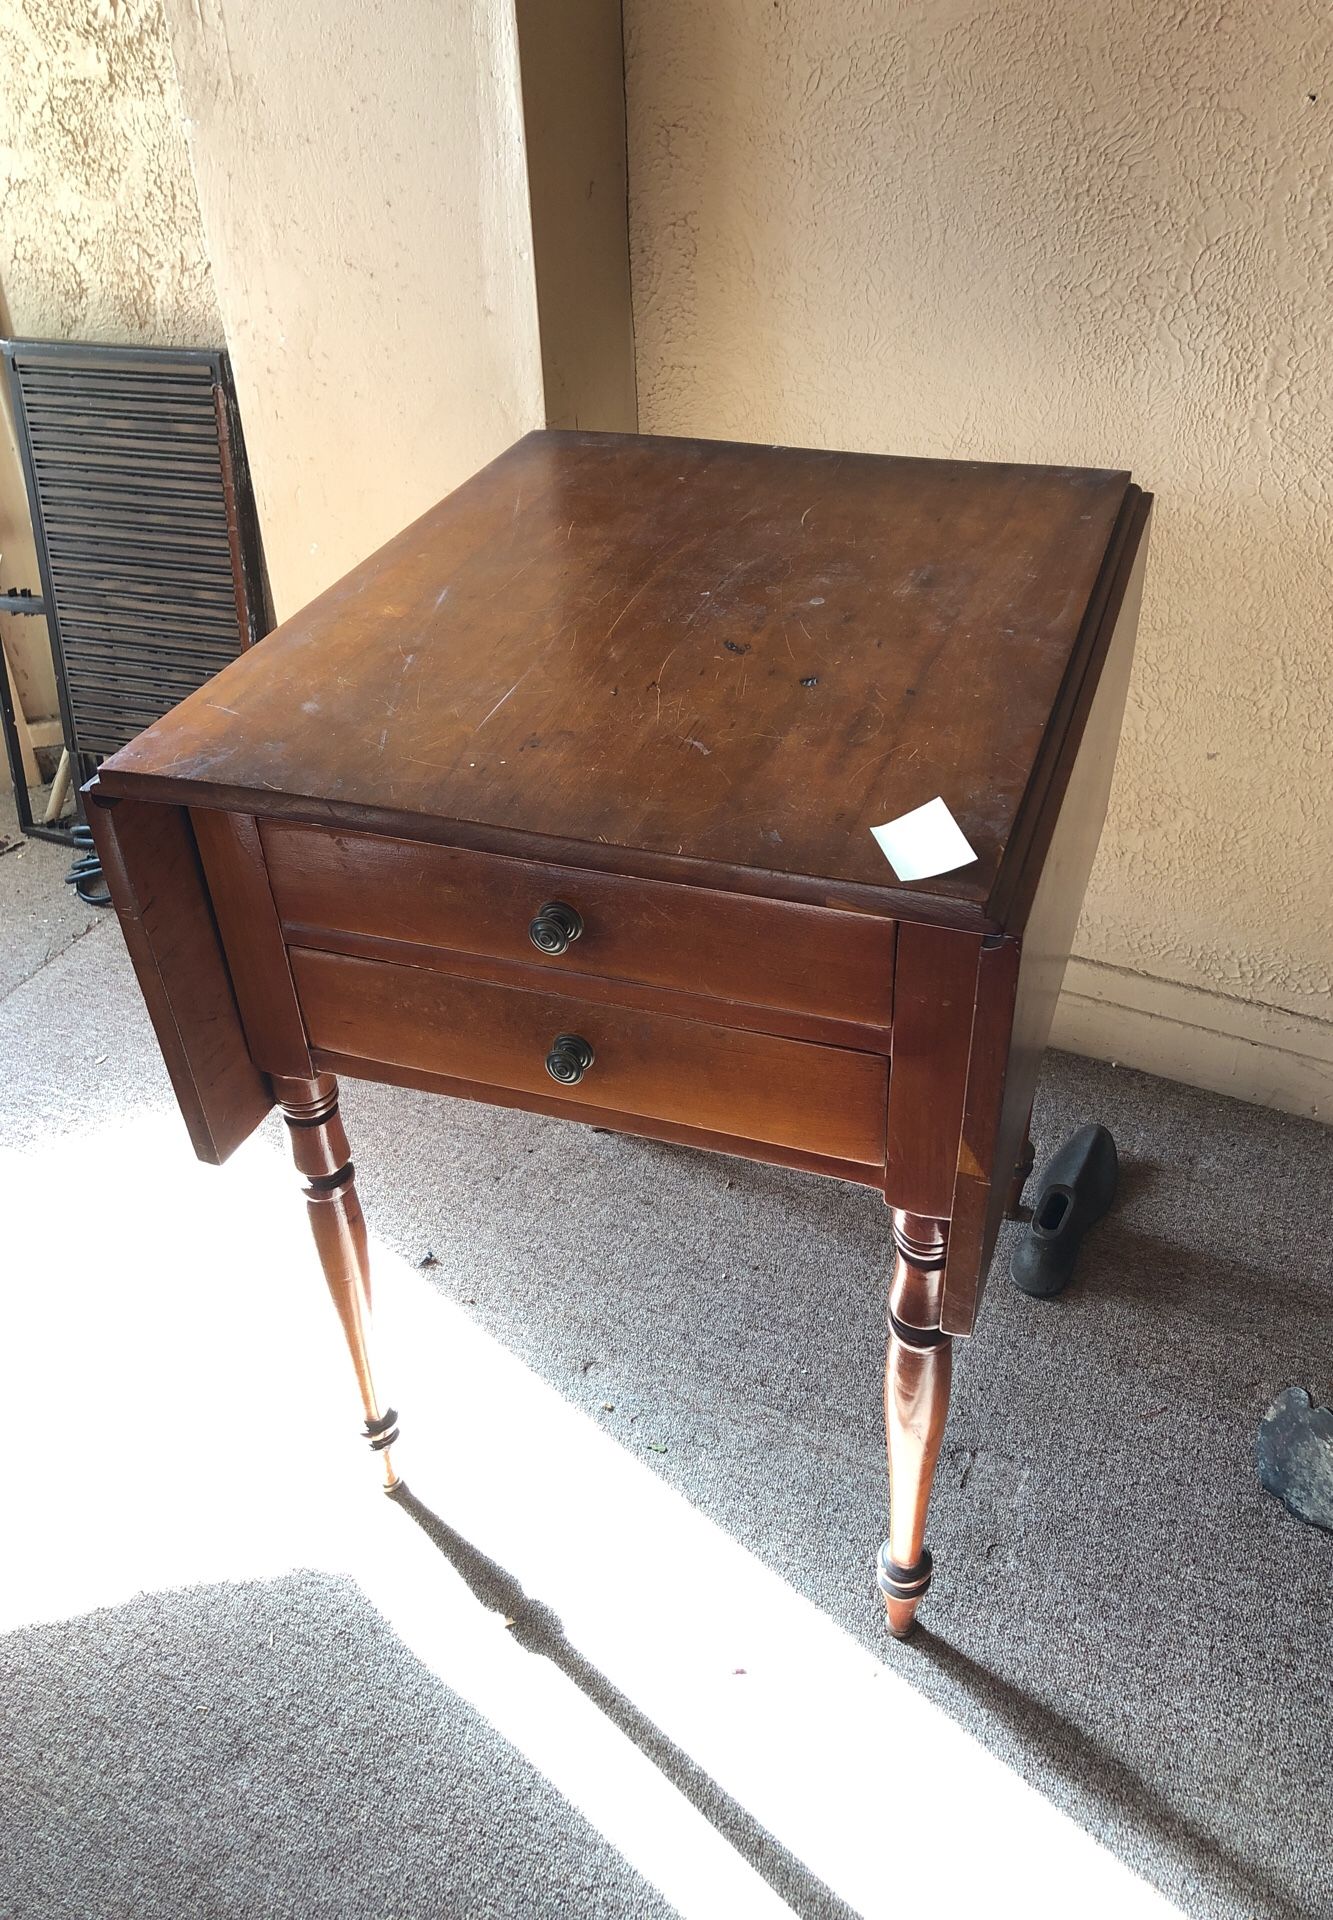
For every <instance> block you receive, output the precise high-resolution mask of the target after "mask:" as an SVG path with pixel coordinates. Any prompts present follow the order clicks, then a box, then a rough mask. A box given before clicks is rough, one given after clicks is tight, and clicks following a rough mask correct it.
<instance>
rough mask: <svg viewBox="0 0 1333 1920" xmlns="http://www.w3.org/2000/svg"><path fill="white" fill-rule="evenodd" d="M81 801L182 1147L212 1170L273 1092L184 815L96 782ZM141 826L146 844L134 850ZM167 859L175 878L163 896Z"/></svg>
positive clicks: (256, 1120) (252, 1123)
mask: <svg viewBox="0 0 1333 1920" xmlns="http://www.w3.org/2000/svg"><path fill="white" fill-rule="evenodd" d="M83 799H84V806H85V811H86V815H87V819H88V823H89V826H90V827H91V829H92V834H93V840H94V843H95V845H96V847H97V854H98V858H99V860H100V861H101V863H102V871H103V873H104V875H105V877H106V882H107V885H108V887H109V888H110V891H111V898H112V903H113V905H114V907H115V909H116V916H117V918H118V920H119V922H120V927H121V932H122V934H123V935H124V939H125V945H126V947H127V949H128V951H129V955H130V960H131V962H132V964H133V967H134V971H135V974H136V976H137V978H138V981H139V987H140V991H141V992H142V994H143V997H144V1003H145V1005H146V1007H147V1009H148V1015H149V1018H150V1020H151V1021H152V1023H153V1030H154V1032H155V1033H156V1035H157V1041H158V1046H159V1048H160V1049H161V1053H162V1059H163V1063H164V1065H165V1066H166V1070H167V1075H168V1078H169V1079H170V1081H171V1085H172V1089H173V1091H174V1092H175V1095H176V1100H177V1104H178V1105H179V1107H180V1110H181V1117H182V1118H183V1120H184V1121H185V1125H186V1128H187V1130H188V1132H189V1135H190V1142H191V1145H192V1146H193V1148H194V1151H195V1153H196V1155H197V1156H198V1158H199V1159H200V1160H204V1161H207V1162H208V1163H209V1164H210V1165H212V1166H219V1165H221V1163H222V1162H223V1161H224V1160H225V1159H227V1157H228V1155H229V1154H231V1153H232V1152H234V1150H235V1149H236V1148H237V1147H238V1146H239V1145H240V1144H241V1142H242V1141H243V1140H244V1139H246V1138H247V1137H248V1136H249V1134H251V1133H252V1132H253V1131H254V1129H255V1128H256V1127H257V1126H258V1125H259V1123H260V1121H261V1120H262V1119H263V1118H264V1116H265V1114H266V1113H267V1112H268V1111H269V1109H270V1108H271V1107H272V1105H273V1089H272V1086H271V1084H270V1082H269V1079H268V1076H267V1075H266V1074H264V1073H262V1072H261V1071H260V1070H259V1068H258V1067H256V1066H255V1064H254V1062H253V1060H252V1059H251V1057H250V1052H249V1047H248V1044H247V1042H246V1038H245V1033H244V1029H243V1028H242V1025H241V1017H240V1013H239V1011H238V1009H237V1006H236V996H235V989H234V987H233V984H232V980H231V974H230V970H229V968H228V966H227V960H226V955H225V953H224V951H223V946H222V939H221V936H220V934H219V932H218V928H217V922H216V919H215V918H214V915H213V909H212V902H211V899H210V897H209V893H208V886H207V882H206V881H205V878H204V872H203V865H202V862H201V861H200V858H199V850H198V846H197V844H196V842H195V838H194V834H193V832H192V831H191V827H190V820H189V815H188V814H187V813H186V812H185V811H184V809H182V808H177V807H171V808H161V809H148V808H143V807H140V806H139V805H138V803H135V802H126V803H121V802H118V801H116V800H113V799H107V798H105V797H104V796H103V795H102V794H101V793H100V791H99V788H98V782H97V781H96V780H95V779H94V780H92V781H90V782H89V783H88V785H87V786H86V787H85V788H84V789H83ZM122 805H125V806H127V807H129V808H130V809H132V811H133V812H134V813H136V814H138V815H139V819H138V821H137V823H136V822H135V821H134V820H132V819H130V818H128V817H126V816H125V815H122V814H121V806H122ZM145 832H147V833H148V834H149V838H150V841H151V844H150V845H148V846H147V847H146V848H145V847H144V846H143V845H138V847H137V851H136V843H139V842H142V841H143V838H144V834H145ZM163 836H166V842H165V851H166V854H167V862H168V864H167V867H165V868H164V865H163V854H164V842H163ZM172 858H174V859H175V860H176V861H177V871H176V878H175V883H174V884H171V885H169V886H168V890H167V892H166V893H163V892H162V891H161V888H162V886H163V884H164V882H165V881H167V880H168V878H169V864H170V860H171V859H172Z"/></svg>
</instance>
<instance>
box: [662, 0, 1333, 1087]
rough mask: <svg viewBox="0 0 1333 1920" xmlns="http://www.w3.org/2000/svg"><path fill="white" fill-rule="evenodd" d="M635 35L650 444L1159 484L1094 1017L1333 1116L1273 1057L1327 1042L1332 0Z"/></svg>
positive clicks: (1189, 1062)
mask: <svg viewBox="0 0 1333 1920" xmlns="http://www.w3.org/2000/svg"><path fill="white" fill-rule="evenodd" d="M625 17H626V49H627V97H628V114H629V168H630V215H631V248H632V261H633V285H634V310H635V332H636V340H637V349H638V381H639V401H640V416H641V420H642V423H643V425H644V427H645V429H646V430H648V431H656V432H685V433H704V434H713V435H735V436H737V437H741V438H753V439H758V440H781V441H787V442H795V443H806V444H810V445H818V446H829V445H843V446H848V447H855V448H873V449H878V450H882V451H893V452H901V453H916V454H934V455H957V456H961V457H967V458H982V459H988V458H1003V459H1025V460H1050V461H1057V462H1086V463H1089V464H1093V465H1103V466H1131V467H1132V468H1133V469H1134V472H1135V475H1136V477H1137V478H1138V479H1139V480H1140V481H1141V482H1142V483H1143V484H1144V485H1145V486H1147V487H1149V488H1151V489H1152V490H1153V491H1154V492H1155V493H1156V495H1157V498H1158V509H1157V516H1156V525H1155V530H1154V535H1153V548H1152V555H1151V559H1150V563H1149V580H1148V592H1147V599H1146V603H1145V607H1144V617H1143V626H1142V632H1141V639H1140V651H1139V657H1138V661H1137V666H1136V671H1135V679H1134V685H1133V690H1132V693H1131V697H1130V710H1129V714H1128V718H1127V722H1126V731H1125V740H1124V745H1123V747H1122V750H1121V755H1120V760H1119V765H1118V771H1117V777H1116V787H1115V794H1114V797H1113V802H1112V813H1111V818H1110V820H1109V822H1108V826H1107V831H1106V835H1105V837H1104V840H1103V844H1102V851H1101V854H1100V856H1099V859H1098V864H1097V867H1096V870H1095V873H1094V876H1093V881H1092V885H1091V889H1090V893H1089V898H1088V903H1087V908H1086V912H1085V915H1084V919H1083V924H1082V927H1081V930H1080V933H1079V938H1078V951H1079V952H1080V953H1081V954H1082V955H1085V956H1090V957H1092V958H1093V959H1094V960H1095V962H1096V963H1098V964H1097V965H1096V966H1093V967H1089V966H1087V965H1085V966H1083V967H1075V968H1074V969H1071V983H1072V984H1078V986H1079V989H1080V991H1081V992H1084V993H1086V994H1088V995H1091V996H1092V997H1093V998H1097V997H1098V996H1099V995H1100V997H1101V999H1102V1001H1103V1002H1106V1003H1109V1013H1108V1011H1107V1008H1106V1007H1105V1006H1104V1008H1103V1014H1104V1017H1103V1018H1102V1020H1101V1030H1100V1031H1099V1032H1098V1033H1091V1032H1089V1033H1088V1034H1085V1035H1084V1036H1083V1037H1084V1038H1085V1040H1086V1041H1087V1042H1088V1044H1090V1045H1100V1046H1101V1047H1102V1048H1103V1049H1105V1050H1111V1051H1117V1050H1118V1040H1119V1039H1123V1040H1126V1041H1128V1042H1130V1043H1131V1044H1133V1043H1134V1035H1135V1033H1136V1032H1138V1033H1139V1038H1138V1041H1137V1043H1136V1044H1137V1051H1138V1053H1139V1054H1140V1055H1142V1054H1143V1053H1144V1051H1145V1046H1146V1045H1147V1043H1146V1042H1145V1041H1144V1039H1143V1032H1151V1027H1149V1028H1147V1029H1143V1030H1142V1031H1140V1030H1139V1029H1135V1028H1134V1023H1133V1020H1132V1019H1131V1017H1130V1015H1131V1011H1132V1009H1131V1008H1130V1007H1128V1006H1125V1005H1123V1004H1121V1003H1124V1002H1128V1001H1133V1000H1134V999H1135V998H1136V997H1137V998H1139V999H1142V998H1143V994H1144V982H1145V981H1153V982H1158V983H1165V984H1164V985H1163V986H1162V990H1161V992H1159V993H1158V994H1157V996H1156V999H1155V1000H1154V999H1153V995H1152V994H1151V993H1149V995H1148V999H1149V1001H1150V1002H1151V1003H1152V1004H1151V1006H1150V1008H1149V1011H1150V1012H1152V1011H1155V1012H1156V1013H1157V1014H1158V1015H1160V1016H1161V1018H1163V1019H1170V1020H1171V1022H1172V1024H1173V1027H1174V1028H1177V1029H1179V1031H1176V1032H1173V1034H1172V1044H1173V1046H1174V1048H1175V1051H1174V1052H1173V1054H1172V1059H1171V1065H1170V1067H1169V1069H1168V1070H1171V1071H1176V1072H1180V1073H1181V1074H1183V1075H1185V1076H1186V1077H1196V1078H1200V1079H1203V1080H1205V1081H1207V1080H1209V1078H1210V1075H1211V1076H1212V1077H1213V1079H1214V1080H1215V1082H1216V1083H1218V1084H1223V1085H1230V1086H1234V1088H1235V1090H1237V1091H1241V1092H1246V1093H1251V1094H1253V1095H1254V1097H1259V1098H1269V1097H1272V1098H1275V1099H1277V1100H1278V1101H1279V1103H1281V1104H1294V1105H1302V1104H1303V1105H1306V1106H1312V1105H1315V1104H1317V1089H1316V1090H1315V1091H1312V1086H1313V1083H1312V1082H1310V1081H1308V1080H1306V1081H1302V1082H1301V1085H1300V1088H1299V1089H1298V1090H1296V1091H1293V1085H1287V1086H1286V1087H1285V1089H1279V1090H1278V1091H1277V1092H1276V1093H1274V1092H1273V1091H1272V1090H1271V1089H1269V1090H1265V1087H1264V1086H1262V1085H1260V1084H1259V1083H1258V1080H1257V1079H1256V1078H1255V1073H1256V1072H1257V1069H1256V1070H1255V1072H1251V1074H1250V1078H1249V1080H1247V1078H1246V1073H1247V1068H1246V1066H1245V1061H1246V1059H1249V1058H1252V1054H1253V1047H1254V1045H1256V1044H1262V1046H1263V1047H1265V1048H1269V1049H1270V1050H1271V1049H1272V1047H1273V1046H1274V1045H1276V1047H1277V1049H1278V1051H1279V1052H1281V1051H1282V1049H1284V1048H1285V1049H1287V1050H1288V1051H1289V1052H1291V1051H1294V1052H1295V1053H1296V1054H1299V1055H1301V1056H1303V1057H1304V1058H1307V1059H1308V1058H1309V1057H1311V1056H1320V1057H1321V1058H1322V1059H1323V1060H1325V1061H1333V1047H1330V1046H1329V1040H1330V1037H1333V1029H1330V1028H1329V1027H1328V1025H1327V1024H1326V1023H1327V1017H1328V1003H1327V995H1328V990H1329V979H1330V945H1331V936H1333V915H1331V913H1330V907H1329V885H1330V878H1331V877H1333V806H1331V805H1330V775H1329V766H1330V755H1331V754H1333V672H1331V670H1330V669H1331V661H1333V624H1331V622H1330V615H1331V614H1333V593H1331V591H1330V580H1331V578H1333V575H1331V572H1330V562H1331V561H1333V451H1331V450H1333V373H1331V367H1333V361H1331V359H1330V347H1329V332H1330V321H1331V320H1333V312H1331V310H1330V308H1331V304H1333V297H1331V296H1330V280H1331V279H1333V250H1331V248H1330V238H1331V235H1333V227H1331V224H1330V223H1331V221H1333V24H1331V22H1333V16H1331V15H1330V13H1329V10H1328V8H1327V7H1326V6H1325V5H1324V4H1323V3H1322V0H1311V3H1310V4H1301V0H1266V3H1265V4H1263V5H1254V6H1246V5H1242V4H1239V0H1235V3H1229V0H1222V3H1221V4H1217V3H1216V0H1209V3H1208V4H1204V3H1203V0H1135V3H1134V4H1131V5H1126V6H1121V7H1092V6H1090V5H1085V6H1083V7H1080V8H1078V9H1072V8H1064V7H1052V6H1050V5H1049V4H1044V3H1043V0H975V3H974V4H966V3H964V0H927V3H924V4H915V5H902V6H893V7H888V6H883V5H878V4H875V3H874V0H841V4H835V3H834V0H822V4H818V3H816V0H803V3H800V0H679V4H678V5H676V6H673V7H663V6H660V5H657V4H654V0H625ZM923 797H925V796H923ZM1113 969H1115V970H1124V971H1123V972H1120V973H1117V972H1115V971H1112V970H1113ZM1117 981H1121V982H1124V983H1126V984H1127V985H1129V986H1130V988H1131V991H1128V992H1123V991H1121V990H1120V987H1119V986H1117ZM1164 995H1165V996H1166V998H1164V997H1163V996H1164ZM1168 1001H1169V1004H1168ZM1246 1003H1248V1006H1249V1007H1250V1008H1251V1009H1253V1011H1252V1013H1250V1012H1245V1011H1242V1012H1240V1013H1239V1014H1238V1012H1237V1007H1238V1005H1240V1006H1241V1007H1242V1008H1243V1007H1244V1006H1245V1004H1246ZM1272 1009H1280V1010H1286V1012H1285V1013H1283V1014H1282V1015H1281V1016H1280V1017H1279V1016H1278V1015H1275V1014H1274V1013H1272V1012H1271V1010H1272ZM1288 1015H1290V1016H1291V1017H1288ZM1237 1021H1239V1029H1238V1030H1239V1031H1240V1032H1241V1034H1242V1039H1241V1041H1240V1042H1239V1043H1238V1048H1237V1050H1235V1051H1236V1054H1237V1058H1236V1060H1233V1061H1232V1064H1231V1065H1230V1067H1228V1068H1226V1069H1222V1068H1220V1067H1218V1065H1217V1063H1216V1061H1215V1060H1213V1061H1212V1063H1211V1064H1210V1058H1211V1056H1209V1049H1210V1047H1211V1046H1212V1042H1211V1040H1210V1039H1209V1037H1208V1036H1209V1033H1210V1032H1212V1031H1213V1030H1216V1029H1219V1028H1222V1029H1227V1030H1230V1028H1232V1027H1235V1026H1236V1023H1237ZM1275 1023H1276V1024H1275ZM1092 1025H1093V1026H1094V1027H1095V1026H1096V1025H1097V1022H1096V1021H1095V1020H1094V1021H1093V1022H1092ZM1140 1028H1142V1020H1140ZM1190 1032H1193V1033H1194V1034H1195V1035H1196V1038H1195V1040H1193V1041H1191V1040H1190V1039H1189V1037H1188V1035H1189V1033H1190ZM1275 1033H1276V1034H1277V1039H1276V1041H1275V1040H1274V1038H1273V1036H1274V1034H1275ZM1213 1051H1214V1053H1215V1051H1216V1050H1215V1048H1214V1049H1213ZM1206 1056H1208V1057H1206ZM1122 1057H1133V1053H1132V1052H1131V1051H1130V1048H1129V1047H1128V1046H1127V1047H1126V1050H1125V1052H1124V1054H1123V1056H1122ZM1141 1064H1144V1065H1151V1064H1153V1060H1152V1058H1144V1059H1141ZM1269 1070H1272V1071H1275V1072H1276V1073H1277V1075H1278V1078H1279V1079H1280V1078H1281V1077H1282V1074H1283V1071H1284V1069H1283V1067H1282V1063H1281V1062H1280V1061H1277V1062H1276V1063H1275V1062H1274V1061H1273V1060H1268V1062H1267V1066H1266V1068H1265V1071H1266V1072H1267V1071H1269ZM1329 1074H1330V1069H1327V1068H1325V1069H1321V1070H1320V1073H1319V1074H1318V1075H1317V1076H1316V1078H1321V1079H1322V1081H1323V1084H1324V1085H1325V1087H1327V1086H1328V1085H1329V1084H1333V1081H1330V1078H1329ZM1260 1077H1262V1076H1260ZM1297 1079H1298V1080H1299V1079H1300V1075H1299V1074H1298V1075H1297ZM1293 1084H1294V1083H1293ZM1307 1096H1308V1097H1307Z"/></svg>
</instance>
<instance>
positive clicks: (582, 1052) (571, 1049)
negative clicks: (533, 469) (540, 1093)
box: [546, 1033, 594, 1087]
mask: <svg viewBox="0 0 1333 1920" xmlns="http://www.w3.org/2000/svg"><path fill="white" fill-rule="evenodd" d="M593 1057H594V1056H593V1050H592V1048H591V1047H590V1046H589V1045H588V1043H587V1041H586V1040H585V1039H584V1038H583V1037H582V1035H581V1034H577V1033H558V1034H557V1035H556V1036H555V1039H554V1040H553V1041H552V1042H551V1051H550V1052H549V1053H548V1054H547V1056H546V1071H547V1072H548V1073H549V1074H550V1076H551V1078H552V1080H558V1081H559V1082H560V1084H561V1086H562V1087H576V1086H577V1085H578V1083H579V1081H580V1080H581V1079H582V1078H583V1076H584V1074H585V1073H586V1072H587V1071H588V1068H589V1067H590V1066H591V1065H592V1063H593Z"/></svg>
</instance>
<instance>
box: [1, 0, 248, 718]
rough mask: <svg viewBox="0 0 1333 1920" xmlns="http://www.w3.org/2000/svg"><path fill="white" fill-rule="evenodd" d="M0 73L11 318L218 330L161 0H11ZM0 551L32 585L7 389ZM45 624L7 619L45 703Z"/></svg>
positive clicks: (11, 327) (68, 335)
mask: <svg viewBox="0 0 1333 1920" xmlns="http://www.w3.org/2000/svg"><path fill="white" fill-rule="evenodd" d="M0 76H3V78H2V79H0V329H3V330H6V331H8V332H10V333H15V334H26V335H30V336H36V337H40V338H50V339H53V340H105V341H113V342H116V343H125V342H135V341H143V342H147V343H151V344H157V345H168V346H182V347H193V346H210V347H212V346H218V345H220V344H221V340H222V323H221V320H220V319H219V316H218V310H217V302H216V300H215V299H214V297H213V286H212V280H211V278H210V275H209V271H208V262H207V259H206V257H205V254H204V246H203V235H202V231H201V228H200V224H199V209H198V206H197V204H196V202H195V196H194V184H193V182H192V180H191V178H190V167H189V160H188V158H187V155H186V151H185V138H184V135H183V133H182V131H181V125H180V102H179V97H178V95H177V92H176V80H175V75H174V73H173V72H172V67H171V56H170V53H169V51H168V47H167V37H166V29H165V27H164V25H163V21H162V13H161V8H160V6H159V5H158V3H157V0H98V4H92V5H90V4H88V0H4V4H3V6H0ZM0 551H3V553H4V556H5V567H4V574H5V581H6V583H8V582H10V581H13V582H14V583H15V584H19V585H24V586H30V587H34V588H36V587H37V585H38V580H37V563H36V559H35V557H34V555H33V551H32V539H31V534H30V530H29V524H28V509H27V503H26V500H25V499H24V496H23V481H22V475H21V473H20V470H19V466H18V459H17V454H16V452H15V450H14V445H13V437H12V432H11V424H10V421H9V416H8V402H7V399H6V401H5V403H4V408H3V426H2V428H0ZM35 624H36V623H34V622H30V621H29V622H24V621H20V620H9V621H6V622H5V628H4V631H5V645H6V647H7V648H8V649H9V651H10V657H11V658H12V659H13V660H14V662H15V666H16V669H17V678H18V681H19V685H20V691H21V694H22V698H23V704H24V707H25V708H26V709H27V711H28V713H29V714H31V715H34V716H36V715H38V714H45V713H53V712H54V711H55V706H56V696H55V681H54V678H53V676H52V673H51V667H50V657H49V653H48V651H47V648H46V642H45V639H44V637H41V638H39V637H38V635H37V634H36V633H35V632H34V627H35Z"/></svg>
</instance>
